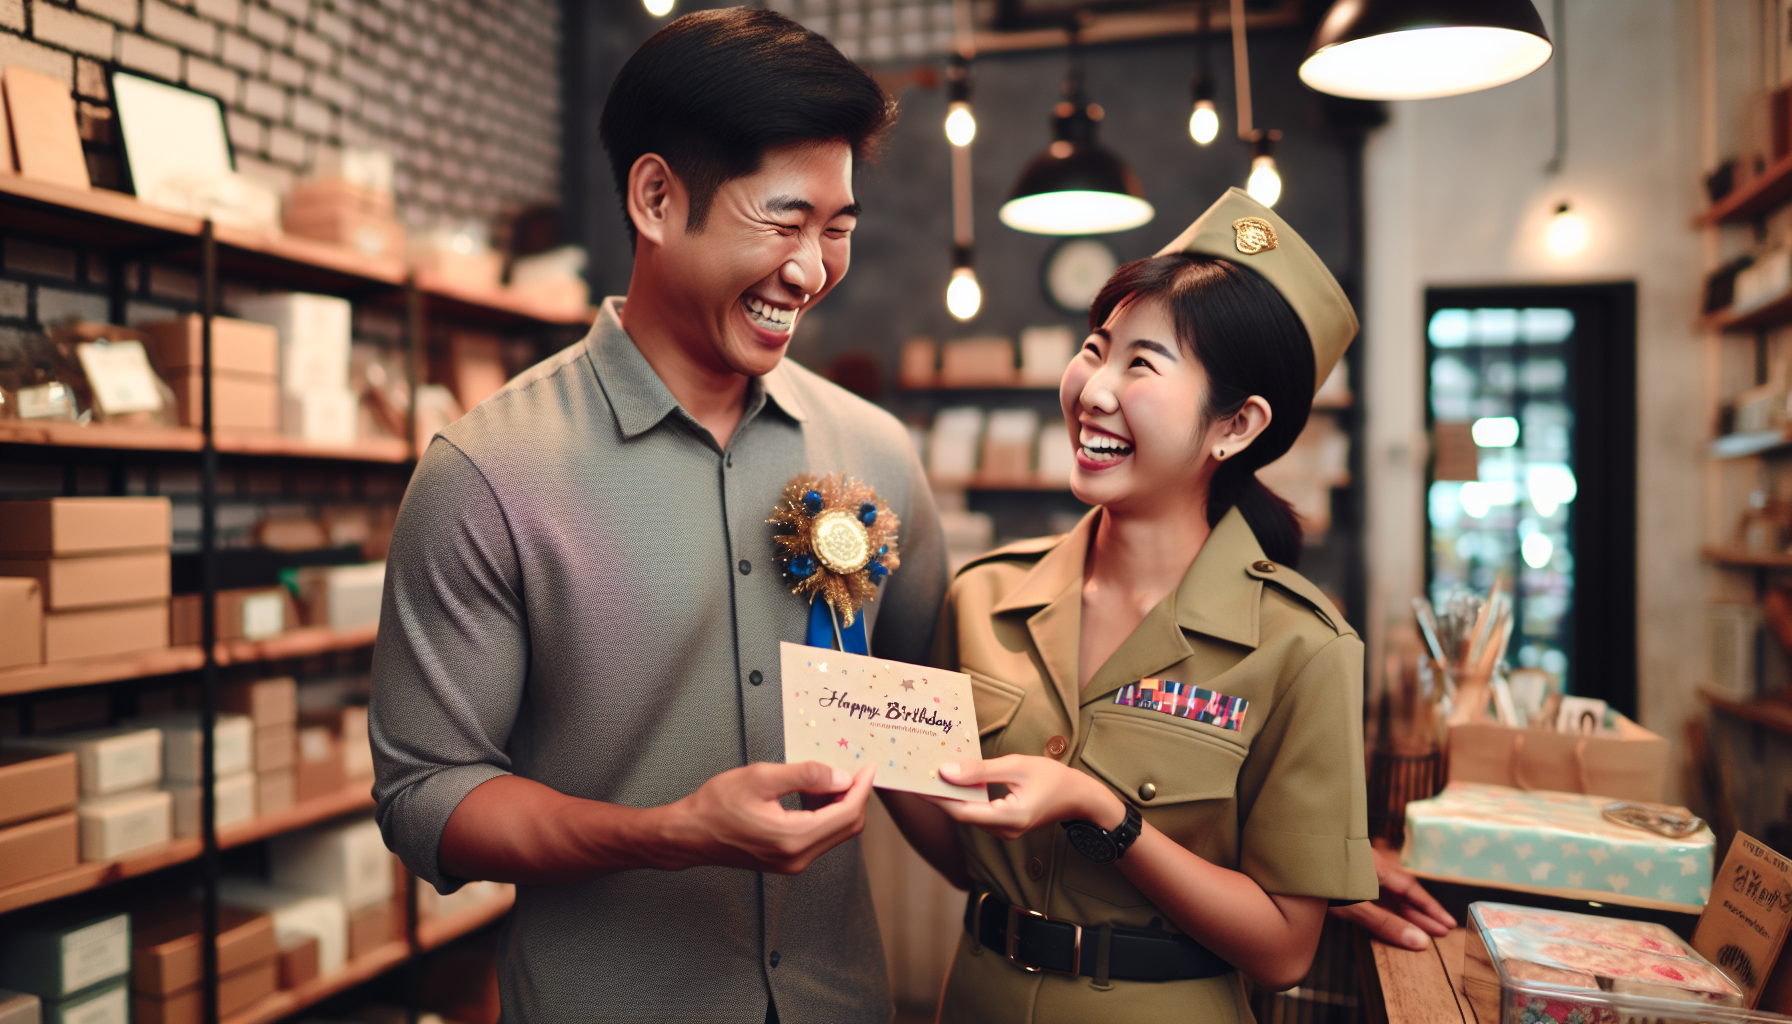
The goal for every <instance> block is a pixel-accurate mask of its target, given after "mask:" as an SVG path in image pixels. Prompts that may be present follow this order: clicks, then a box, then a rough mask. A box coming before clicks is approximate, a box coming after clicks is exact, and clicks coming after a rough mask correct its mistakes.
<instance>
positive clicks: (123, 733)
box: [6, 725, 162, 797]
mask: <svg viewBox="0 0 1792 1024" xmlns="http://www.w3.org/2000/svg"><path fill="white" fill-rule="evenodd" d="M6 745H7V746H9V747H19V748H24V749H28V750H52V751H56V752H58V753H61V752H68V753H72V754H74V755H75V758H76V760H77V761H78V762H79V764H80V768H81V795H82V796H90V797H94V796H106V795H107V794H110V793H123V792H125V791H126V790H132V789H141V788H143V787H144V786H153V785H155V784H156V783H158V782H160V781H162V731H161V730H160V729H145V728H143V727H142V726H137V725H131V726H120V727H114V728H110V729H91V730H87V731H85V732H71V733H64V734H63V735H60V736H25V737H19V738H15V739H9V740H7V741H6Z"/></svg>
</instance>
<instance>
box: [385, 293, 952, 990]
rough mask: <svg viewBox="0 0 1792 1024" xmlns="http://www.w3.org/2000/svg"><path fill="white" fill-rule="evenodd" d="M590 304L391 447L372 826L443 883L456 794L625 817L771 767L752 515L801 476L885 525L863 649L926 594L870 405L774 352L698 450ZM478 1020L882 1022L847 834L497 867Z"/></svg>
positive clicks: (766, 563)
mask: <svg viewBox="0 0 1792 1024" xmlns="http://www.w3.org/2000/svg"><path fill="white" fill-rule="evenodd" d="M619 302H620V300H617V299H610V300H607V301H606V302H605V303H604V306H603V308H602V309H601V311H600V315H599V317H598V320H597V324H596V326H594V327H593V328H592V330H591V333H590V335H589V336H587V337H586V339H585V341H584V342H583V343H581V344H578V345H574V346H572V347H571V348H568V349H566V350H565V351H563V352H561V353H559V354H558V355H556V356H554V357H552V358H550V359H548V360H547V361H546V362H543V363H542V364H540V365H538V366H536V367H534V368H533V369H531V370H529V371H527V372H526V373H524V374H523V375H521V376H520V377H518V378H517V379H516V380H515V381H513V382H512V383H511V384H510V385H509V386H508V387H506V388H505V389H504V390H503V391H501V392H500V393H498V394H497V395H494V396H493V397H491V398H490V399H487V400H486V401H485V402H483V403H481V404H480V405H479V406H478V407H477V408H475V409H474V410H473V411H472V412H470V413H468V414H467V416H466V417H464V418H463V419H461V420H460V421H459V422H457V423H455V424H454V425H453V426H451V427H449V428H448V429H447V430H445V431H443V432H442V434H441V435H439V436H438V437H437V438H436V440H435V442H434V443H433V444H431V445H430V447H429V450H428V452H427V453H426V454H425V455H424V457H423V459H422V461H421V462H420V463H419V464H418V467H417V472H416V474H415V476H413V477H412V479H411V484H410V489H409V490H408V491H407V492H406V494H405V498H404V506H403V508H402V510H401V511H400V513H399V517H398V526H397V531H396V533H395V534H394V536H393V539H392V549H391V554H390V556H389V560H388V562H387V567H386V591H385V600H384V604H383V605H382V607H381V611H380V632H379V641H378V643H377V645H376V646H375V648H374V659H373V706H372V718H371V731H372V736H373V750H374V759H375V763H376V765H377V767H378V776H377V782H376V784H375V790H374V792H375V796H376V797H377V798H378V800H379V811H378V814H379V822H380V827H381V828H382V829H383V830H384V833H385V836H386V842H387V843H388V844H389V845H390V846H391V847H392V849H394V850H395V851H397V852H398V854H399V856H400V857H402V858H403V860H404V862H405V864H406V865H407V866H408V867H409V868H410V869H411V870H412V871H413V872H415V873H416V874H417V875H418V876H420V877H422V878H423V879H425V880H427V881H429V882H431V883H433V884H434V885H435V886H436V887H437V888H438V889H440V890H442V891H443V892H449V891H452V890H453V889H454V888H455V887H457V886H458V885H459V884H461V880H459V879H454V878H449V877H446V876H444V875H443V874H442V870H441V867H440V866H439V864H438V862H437V848H438V845H439V843H440V841H441V836H442V830H443V828H444V826H445V825H446V824H447V822H448V818H449V815H451V814H452V813H453V812H454V808H455V807H456V805H458V804H459V803H460V801H461V798H463V797H465V796H466V795H467V793H468V792H470V791H471V790H472V789H473V788H474V787H476V786H478V785H479V784H480V783H482V782H485V781H486V780H488V779H490V778H492V777H494V776H497V775H501V774H504V773H507V772H508V773H514V774H516V775H520V776H522V777H524V778H529V779H534V780H536V781H538V782H541V783H544V784H546V785H548V786H551V787H553V788H554V789H556V790H559V791H560V792H562V793H568V794H571V795H573V796H578V797H586V798H589V799H593V800H605V801H609V802H612V803H618V804H625V805H628V806H634V807H650V806H657V805H660V804H666V803H671V802H672V801H675V800H678V799H680V798H681V797H684V796H687V795H689V794H690V793H691V792H693V791H694V790H696V789H697V788H698V787H699V786H701V785H702V784H703V783H704V782H705V781H707V780H708V779H710V778H712V777H714V776H715V775H717V774H718V773H720V772H723V771H726V770H728V769H730V768H736V767H739V766H741V765H744V764H747V763H749V762H753V761H782V760H783V759H784V732H783V710H782V697H781V693H780V689H779V685H778V643H779V641H782V640H789V641H792V642H796V643H801V642H803V638H804V626H805V622H806V619H807V614H808V606H807V605H806V604H805V602H804V601H803V600H801V599H800V598H798V597H796V596H794V595H792V594H791V593H790V590H789V588H788V587H787V586H786V585H785V583H784V581H783V580H782V579H781V576H780V573H779V571H778V565H777V562H776V551H775V549H774V547H773V544H772V529H771V527H770V526H768V525H767V524H766V521H765V520H766V517H767V516H769V515H770V514H771V512H772V508H773V506H774V504H776V502H777V501H778V499H779V497H780V495H781V493H782V491H783V488H784V484H785V482H786V481H788V480H789V479H790V478H791V477H793V476H796V475H797V474H799V473H804V472H809V473H817V474H820V473H831V472H845V473H847V474H849V475H851V476H855V477H858V478H859V479H861V480H863V481H865V482H866V483H867V484H869V485H870V486H871V487H872V488H873V489H874V490H876V492H877V493H878V494H879V495H880V496H882V497H883V498H884V499H885V500H887V501H888V502H889V504H890V507H891V508H892V509H893V510H895V511H896V513H897V514H898V515H899V516H900V517H901V523H902V525H901V533H900V542H901V553H902V565H901V568H899V569H898V570H897V571H896V572H895V573H893V574H892V575H891V576H890V577H889V578H888V579H887V581H886V582H885V583H884V585H883V586H882V588H881V591H882V592H881V594H880V595H879V597H878V598H877V600H876V601H874V602H872V604H871V605H869V606H868V616H867V624H868V627H869V628H870V629H871V634H870V636H871V648H872V651H873V653H874V654H877V655H878V656H881V657H887V658H892V659H900V660H903V661H911V662H920V661H923V660H924V659H925V658H926V656H927V652H928V649H929V645H930V643H931V641H932V635H933V628H934V619H935V616H936V615H937V614H938V610H939V603H940V598H941V595H942V593H943V591H944V588H945V576H946V565H945V555H944V548H943V544H942V540H941V536H940V527H939V520H938V517H937V515H936V513H935V511H934V506H933V499H932V495H931V493H930V491H929V490H928V488H927V482H926V478H925V476H924V474H923V472H922V470H921V466H920V463H919V462H918V460H917V459H916V457H915V453H914V450H913V446H912V445H911V444H910V443H909V439H908V435H907V432H906V431H905V430H904V429H903V427H902V426H901V424H900V423H898V422H897V421H896V419H895V418H894V417H892V416H890V415H889V414H888V413H887V412H884V411H883V410H881V409H878V408H877V407H876V406H873V405H871V404H869V403H867V402H865V401H863V400H861V399H859V398H857V397H854V396H853V395H851V394H848V393H847V392H845V391H843V390H841V389H840V388H838V387H835V386H834V385H833V384H830V383H828V382H827V381H825V380H823V379H821V378H820V377H818V376H816V375H815V374H813V373H810V372H809V371H807V370H805V369H803V368H802V367H800V366H797V365H795V364H793V363H789V362H785V363H783V364H782V365H780V366H779V367H778V368H777V369H775V370H773V371H772V372H771V373H769V374H767V375H765V376H764V377H762V378H759V379H756V380H754V381H753V382H752V384H751V386H750V389H749V391H748V393H747V404H746V414H745V417H744V418H743V419H742V421H741V424H740V426H739V428H738V429H737V430H736V431H735V434H734V437H733V438H732V439H731V441H730V443H729V445H728V447H727V449H726V451H724V450H722V449H720V448H718V447H717V446H716V444H715V441H714V440H713V438H712V437H711V436H710V434H709V432H708V431H707V430H705V429H704V428H703V427H701V426H699V425H698V424H697V422H696V421H695V420H694V419H692V418H691V416H690V414H689V413H687V412H686V411H685V410H684V409H683V408H681V407H680V406H679V405H678V403H677V401H676V400H675V399H674V398H673V397H672V394H671V393H670V392H669V391H667V390H666V386H665V385H664V384H663V383H662V382H661V381H660V379H659V378H658V377H657V376H656V375H655V374H654V372H653V369H652V368H651V367H650V366H649V365H648V364H647V361H646V359H645V358H643V357H642V355H641V353H640V351H639V350H638V349H637V348H636V347H635V345H634V342H633V341H631V340H630V339H629V337H628V335H627V334H626V333H625V332H624V331H623V329H622V324H621V321H620V319H619V317H618V313H619V311H620V305H619ZM499 986H500V991H501V993H502V997H503V1005H504V1019H505V1020H506V1021H519V1022H520V1021H540V1022H550V1024H571V1022H575V1021H577V1022H584V1021H598V1020H620V1021H644V1020H664V1021H744V1022H750V1024H760V1022H761V1021H762V1020H763V1019H764V1017H765V1011H766V999H767V995H768V991H769V993H770V995H771V997H772V998H774V999H775V1000H776V1003H777V1007H778V1011H779V1014H780V1015H781V1017H782V1019H783V1020H784V1021H786V1022H793V1024H794V1022H802V1021H818V1022H823V1021H825V1022H830V1024H831V1022H841V1021H871V1020H877V1021H885V1020H888V1019H889V1016H890V1012H891V1003H890V990H889V984H888V980H887V978H886V977H885V971H884V960H883V949H882V944H881V942H880V941H879V938H878V931H877V922H876V918H875V917H874V914H873V911H872V907H871V896H870V890H869V888H868V886H867V884H866V879H865V866H864V860H863V858H862V857H861V856H860V851H859V842H858V840H856V839H854V840H852V841H850V842H847V843H843V844H841V845H840V846H838V847H836V848H835V849H833V850H831V851H829V852H828V853H827V854H825V855H823V856H822V857H820V858H819V859H817V860H816V861H815V862H814V864H812V865H811V866H810V867H809V869H808V870H807V871H805V872H803V873H802V874H800V875H796V876H782V875H769V874H766V875H762V874H758V873H755V872H751V871H744V870H740V869H736V868H722V867H707V868H692V869H689V870H685V871H678V872H668V871H651V870H640V871H624V872H620V873H617V874H612V875H608V876H606V877H603V878H598V879H594V880H592V881H589V882H581V883H577V884H572V885H553V886H545V885H544V886H530V885H525V886H519V887H518V891H517V905H516V910H515V913H514V915H513V917H512V919H511V922H510V924H509V926H508V927H507V929H506V930H505V935H504V940H503V946H502V950H501V954H500V958H499Z"/></svg>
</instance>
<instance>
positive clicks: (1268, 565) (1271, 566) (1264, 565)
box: [1251, 562, 1276, 572]
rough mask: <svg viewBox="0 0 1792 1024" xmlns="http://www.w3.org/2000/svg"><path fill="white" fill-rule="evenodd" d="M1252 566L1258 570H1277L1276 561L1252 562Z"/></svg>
mask: <svg viewBox="0 0 1792 1024" xmlns="http://www.w3.org/2000/svg"><path fill="white" fill-rule="evenodd" d="M1251 568H1253V569H1255V570H1257V571H1258V572H1275V571H1276V563H1274V562H1252V563H1251Z"/></svg>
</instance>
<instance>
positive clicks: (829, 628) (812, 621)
mask: <svg viewBox="0 0 1792 1024" xmlns="http://www.w3.org/2000/svg"><path fill="white" fill-rule="evenodd" d="M804 642H805V643H807V644H808V645H809V646H810V647H820V648H824V649H826V650H830V651H831V650H836V649H840V650H844V651H846V653H848V654H864V655H870V653H871V648H870V645H869V644H868V643H866V640H865V616H864V614H863V613H861V614H859V615H855V616H853V620H852V625H850V626H845V627H842V628H841V630H840V642H841V644H840V646H839V647H837V646H836V645H835V643H834V609H833V607H832V606H831V605H829V604H828V603H827V602H826V601H824V600H822V599H821V598H819V597H817V598H815V599H814V600H812V601H810V602H809V636H808V639H807V640H805V641H804Z"/></svg>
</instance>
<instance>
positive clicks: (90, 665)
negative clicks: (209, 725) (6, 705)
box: [0, 646, 205, 696]
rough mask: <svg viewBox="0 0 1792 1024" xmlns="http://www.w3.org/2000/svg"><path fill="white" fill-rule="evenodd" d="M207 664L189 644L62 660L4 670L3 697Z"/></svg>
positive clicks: (0, 685)
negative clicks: (132, 652) (108, 655)
mask: <svg viewBox="0 0 1792 1024" xmlns="http://www.w3.org/2000/svg"><path fill="white" fill-rule="evenodd" d="M204 664H205V652H204V651H203V650H202V649H201V648H200V647H198V646H188V647H164V648H161V649H160V650H154V651H141V652H139V653H137V654H120V655H115V656H113V657H109V658H82V659H80V660H78V661H58V662H55V663H54V664H50V665H32V666H29V667H27V668H14V669H7V670H6V671H3V672H0V696H4V695H6V694H11V693H31V692H33V691H36V690H60V689H64V688H66V687H70V686H89V685H92V684H93V683H112V682H117V681H118V680H120V679H141V678H145V677H148V676H165V675H169V674H171V673H174V672H191V671H193V670H194V669H196V668H199V667H200V666H202V665H204Z"/></svg>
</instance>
